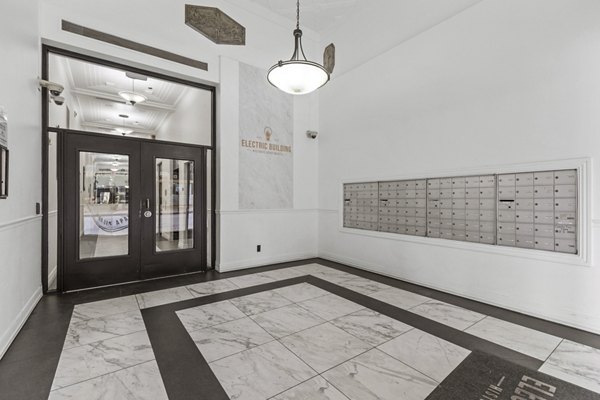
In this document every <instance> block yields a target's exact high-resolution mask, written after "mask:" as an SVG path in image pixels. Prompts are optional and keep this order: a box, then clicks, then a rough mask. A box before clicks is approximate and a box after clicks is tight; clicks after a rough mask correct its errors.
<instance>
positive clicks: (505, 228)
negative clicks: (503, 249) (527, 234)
mask: <svg viewBox="0 0 600 400" xmlns="http://www.w3.org/2000/svg"><path fill="white" fill-rule="evenodd" d="M516 225H517V224H515V223H514V222H498V234H500V233H502V234H503V235H511V234H512V235H515V234H516V232H517V231H516V229H517V227H516Z"/></svg>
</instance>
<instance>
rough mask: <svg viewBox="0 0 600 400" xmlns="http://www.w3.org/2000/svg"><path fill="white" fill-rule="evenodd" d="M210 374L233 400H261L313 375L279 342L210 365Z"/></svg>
mask: <svg viewBox="0 0 600 400" xmlns="http://www.w3.org/2000/svg"><path fill="white" fill-rule="evenodd" d="M210 367H211V369H212V371H213V373H214V374H215V375H216V377H217V379H219V381H220V382H221V385H222V386H223V388H224V389H225V391H226V392H227V394H228V395H229V398H231V399H236V400H264V399H268V398H270V397H272V396H275V395H276V394H279V393H281V392H283V391H285V390H288V389H290V388H291V387H293V386H296V385H298V384H299V383H301V382H304V381H306V380H308V379H310V378H312V377H314V376H315V375H316V373H315V372H314V371H313V370H312V369H311V368H310V367H309V366H308V365H306V364H305V363H303V362H302V360H300V359H299V358H298V357H296V356H295V355H294V354H293V353H292V352H291V351H289V350H288V349H286V348H285V347H284V346H283V345H282V344H281V343H279V342H277V341H273V342H271V343H268V344H265V345H262V346H259V347H255V348H253V349H250V350H247V351H243V352H241V353H238V354H235V355H233V356H230V357H227V358H223V359H221V360H219V361H215V362H213V363H211V364H210Z"/></svg>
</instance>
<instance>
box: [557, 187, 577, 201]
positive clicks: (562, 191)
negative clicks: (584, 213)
mask: <svg viewBox="0 0 600 400" xmlns="http://www.w3.org/2000/svg"><path fill="white" fill-rule="evenodd" d="M554 197H556V198H573V199H574V198H577V187H576V185H556V186H554Z"/></svg>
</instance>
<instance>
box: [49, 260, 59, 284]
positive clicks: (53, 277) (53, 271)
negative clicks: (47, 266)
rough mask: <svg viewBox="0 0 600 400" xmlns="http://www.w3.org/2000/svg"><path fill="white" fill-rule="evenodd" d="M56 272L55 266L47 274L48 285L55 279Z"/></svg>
mask: <svg viewBox="0 0 600 400" xmlns="http://www.w3.org/2000/svg"><path fill="white" fill-rule="evenodd" d="M57 272H58V267H57V266H56V265H55V266H54V268H52V270H51V271H50V273H49V274H48V285H50V283H51V282H52V281H53V280H55V279H56V274H57Z"/></svg>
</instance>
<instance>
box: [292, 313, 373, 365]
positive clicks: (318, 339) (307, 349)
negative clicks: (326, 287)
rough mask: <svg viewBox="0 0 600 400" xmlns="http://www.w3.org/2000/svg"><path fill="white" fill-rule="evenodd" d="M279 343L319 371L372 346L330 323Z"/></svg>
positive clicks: (299, 333)
mask: <svg viewBox="0 0 600 400" xmlns="http://www.w3.org/2000/svg"><path fill="white" fill-rule="evenodd" d="M281 343H283V345H284V346H285V347H287V348H288V349H290V350H291V351H292V352H293V353H294V354H296V355H297V356H298V357H300V359H302V361H304V362H305V363H307V364H308V365H310V366H311V367H312V368H313V369H314V370H315V371H317V372H319V373H321V372H323V371H326V370H328V369H329V368H332V367H334V366H336V365H338V364H341V363H343V362H344V361H347V360H349V359H351V358H352V357H356V356H357V355H359V354H361V353H364V352H365V351H367V350H369V349H371V348H372V347H373V346H371V345H369V344H367V343H365V342H363V341H362V340H360V339H357V338H355V337H354V336H352V335H350V334H349V333H347V332H345V331H343V330H341V329H340V328H338V327H336V326H334V325H332V324H330V323H325V324H322V325H318V326H315V327H314V328H310V329H306V330H304V331H302V332H298V333H296V334H294V335H291V336H286V337H284V338H283V339H281Z"/></svg>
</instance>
